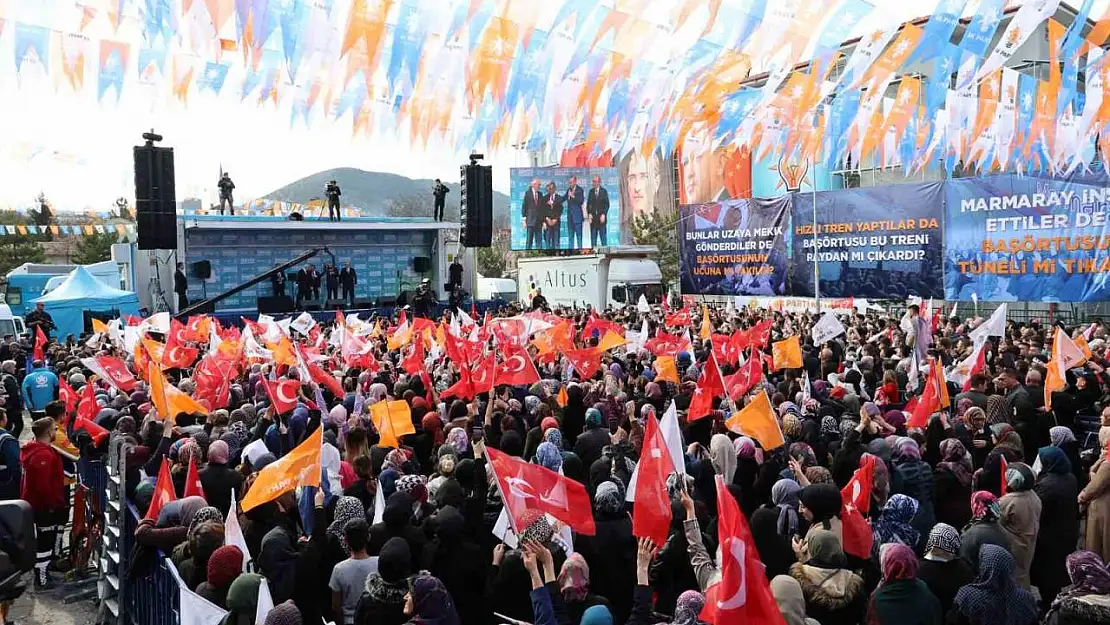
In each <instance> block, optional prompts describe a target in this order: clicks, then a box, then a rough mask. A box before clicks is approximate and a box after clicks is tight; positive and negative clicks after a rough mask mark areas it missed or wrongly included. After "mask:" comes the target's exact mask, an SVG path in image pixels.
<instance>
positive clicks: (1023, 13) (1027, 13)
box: [956, 0, 1060, 89]
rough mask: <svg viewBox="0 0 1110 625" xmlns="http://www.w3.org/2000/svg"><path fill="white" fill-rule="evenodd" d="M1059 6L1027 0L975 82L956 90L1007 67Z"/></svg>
mask: <svg viewBox="0 0 1110 625" xmlns="http://www.w3.org/2000/svg"><path fill="white" fill-rule="evenodd" d="M1059 6H1060V0H1026V1H1025V2H1023V3H1022V5H1021V8H1019V9H1018V10H1017V13H1016V14H1014V16H1013V17H1012V18H1010V24H1009V25H1008V26H1006V32H1004V33H1002V38H1001V39H999V40H998V46H997V47H995V49H994V52H991V55H990V56H989V57H987V60H986V61H984V62H983V64H982V65H981V66H979V71H978V72H976V73H975V79H974V81H965V84H960V85H957V86H956V88H957V89H964V88H966V87H968V86H969V85H970V84H971V82H976V83H978V82H979V81H980V80H982V79H983V77H984V76H989V75H991V74H992V73H994V72H995V71H996V70H998V68H1000V67H1002V66H1003V65H1005V64H1006V62H1007V61H1009V60H1010V57H1012V56H1013V55H1014V52H1017V49H1018V48H1020V47H1021V44H1023V43H1025V40H1026V39H1028V38H1029V36H1030V35H1032V34H1033V33H1034V32H1036V31H1037V29H1038V27H1039V26H1040V25H1041V24H1043V23H1044V22H1045V20H1047V19H1048V18H1049V17H1051V16H1052V15H1053V14H1055V13H1056V9H1057V8H1058V7H1059Z"/></svg>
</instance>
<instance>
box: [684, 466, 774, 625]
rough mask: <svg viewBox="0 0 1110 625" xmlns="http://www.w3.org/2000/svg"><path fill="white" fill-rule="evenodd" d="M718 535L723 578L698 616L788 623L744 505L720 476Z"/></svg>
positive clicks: (720, 621) (719, 621) (721, 621)
mask: <svg viewBox="0 0 1110 625" xmlns="http://www.w3.org/2000/svg"><path fill="white" fill-rule="evenodd" d="M717 512H718V514H719V517H718V519H717V536H718V538H719V539H720V542H719V543H718V544H720V551H721V579H720V580H719V581H718V582H717V583H716V584H713V585H712V586H710V587H709V588H708V589H707V590H706V591H705V607H703V608H702V610H701V614H700V615H698V618H700V619H701V620H703V621H705V622H707V623H713V624H714V625H725V624H726V623H761V624H767V625H786V620H785V619H784V618H783V616H782V612H781V611H779V606H778V603H776V602H775V597H774V595H772V594H771V584H770V583H769V582H768V581H767V575H766V574H765V573H764V569H763V562H761V561H760V559H759V552H758V551H756V548H755V539H753V538H752V531H751V529H750V528H749V527H748V522H747V521H746V520H744V515H743V514H742V513H741V512H740V506H739V505H737V503H736V499H735V498H734V497H733V496H732V493H730V492H729V491H728V488H727V487H726V486H725V482H724V479H722V478H721V476H719V475H718V476H717Z"/></svg>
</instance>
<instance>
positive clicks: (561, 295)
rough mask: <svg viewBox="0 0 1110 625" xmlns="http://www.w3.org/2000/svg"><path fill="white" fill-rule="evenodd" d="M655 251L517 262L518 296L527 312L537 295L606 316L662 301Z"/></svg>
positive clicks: (637, 249)
mask: <svg viewBox="0 0 1110 625" xmlns="http://www.w3.org/2000/svg"><path fill="white" fill-rule="evenodd" d="M658 254H659V251H658V250H657V249H656V248H655V247H654V246H635V247H619V248H617V247H613V248H600V249H599V250H597V251H596V253H593V254H588V255H585V256H554V257H544V258H519V259H517V263H516V264H517V280H516V283H517V294H518V298H519V299H520V301H522V302H524V303H525V305H526V306H527V305H528V304H529V303H530V302H531V301H532V297H533V296H535V294H536V291H537V290H538V291H540V292H542V293H543V296H544V297H545V298H546V299H547V302H548V304H550V305H552V306H556V305H559V306H575V307H578V308H585V307H590V308H592V309H594V310H605V309H607V308H609V307H614V308H620V307H623V306H625V305H627V304H632V305H635V304H636V303H637V302H638V301H639V299H640V295H641V294H642V295H644V296H645V297H647V300H648V303H649V304H658V303H660V302H661V301H662V299H663V293H664V291H663V274H662V272H660V271H659V265H657V264H656V263H655V261H654V260H652V258H653V257H655V256H658Z"/></svg>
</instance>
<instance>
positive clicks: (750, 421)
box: [725, 391, 786, 451]
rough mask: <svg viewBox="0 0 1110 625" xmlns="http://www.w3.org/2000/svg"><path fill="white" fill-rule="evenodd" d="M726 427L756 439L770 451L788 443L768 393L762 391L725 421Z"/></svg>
mask: <svg viewBox="0 0 1110 625" xmlns="http://www.w3.org/2000/svg"><path fill="white" fill-rule="evenodd" d="M725 427H727V428H728V429H730V430H732V431H733V432H736V433H737V434H741V435H743V436H750V437H752V438H754V439H755V440H757V441H759V444H760V445H761V446H762V447H763V449H766V450H768V451H770V450H772V449H776V448H778V447H781V446H782V445H784V444H785V443H786V439H785V438H783V436H782V429H781V428H779V423H778V421H776V420H775V413H774V411H773V410H771V400H770V399H768V398H767V391H760V393H759V394H758V395H756V396H755V397H754V398H752V400H751V401H750V402H748V405H747V406H744V408H743V409H741V410H740V411H738V412H736V413H735V414H733V415H732V416H731V417H729V418H728V420H727V421H725Z"/></svg>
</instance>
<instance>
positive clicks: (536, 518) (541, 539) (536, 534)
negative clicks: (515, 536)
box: [520, 509, 555, 544]
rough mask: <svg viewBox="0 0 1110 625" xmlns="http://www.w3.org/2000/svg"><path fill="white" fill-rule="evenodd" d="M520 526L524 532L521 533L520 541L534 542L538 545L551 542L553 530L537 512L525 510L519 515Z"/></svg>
mask: <svg viewBox="0 0 1110 625" xmlns="http://www.w3.org/2000/svg"><path fill="white" fill-rule="evenodd" d="M520 524H521V525H523V526H524V531H523V532H521V536H520V537H521V539H523V540H525V541H529V540H534V541H536V542H538V543H541V544H542V543H546V542H547V541H549V540H551V537H552V536H554V535H555V528H553V527H551V523H548V521H547V517H546V516H544V514H543V512H540V511H539V510H533V509H529V510H525V511H524V514H523V515H521V518H520Z"/></svg>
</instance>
